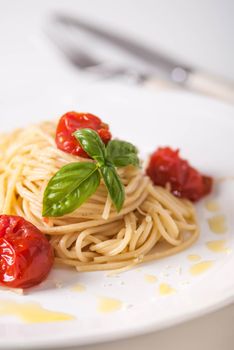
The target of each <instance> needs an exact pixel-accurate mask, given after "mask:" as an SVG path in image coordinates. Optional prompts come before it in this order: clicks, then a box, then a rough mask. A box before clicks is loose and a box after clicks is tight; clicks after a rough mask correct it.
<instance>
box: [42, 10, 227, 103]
mask: <svg viewBox="0 0 234 350" xmlns="http://www.w3.org/2000/svg"><path fill="white" fill-rule="evenodd" d="M47 33H48V34H49V35H50V38H51V39H53V41H54V42H56V44H57V46H58V47H59V48H60V49H61V50H62V51H63V53H64V54H65V55H66V57H67V58H68V59H69V60H70V61H71V62H72V63H73V64H74V65H75V66H78V67H79V68H82V69H86V70H88V71H91V72H96V73H98V74H101V75H103V76H106V77H108V76H109V77H113V76H116V75H117V76H118V75H124V76H130V77H131V76H134V77H136V80H138V81H140V82H143V81H144V82H145V83H147V84H148V85H151V86H152V85H154V83H155V86H157V85H158V83H159V84H161V85H164V86H166V87H169V88H172V87H180V88H183V89H188V90H191V91H196V92H198V93H202V94H206V95H210V96H212V97H216V98H219V99H222V100H224V101H226V102H229V103H234V84H233V83H231V82H229V81H226V80H224V79H221V78H218V77H215V76H213V75H211V74H208V73H204V72H202V71H199V70H197V69H195V68H193V67H190V66H187V65H185V64H182V63H180V62H177V61H175V60H173V59H172V58H170V57H167V56H166V55H163V54H161V53H160V52H158V51H156V50H153V49H151V48H149V47H147V46H145V45H143V44H139V43H137V42H135V41H133V40H131V39H129V38H127V37H125V36H121V35H120V34H117V33H114V32H111V31H109V30H105V29H103V28H100V27H98V26H96V25H93V24H91V23H88V22H86V21H83V20H81V19H80V18H77V17H73V16H69V15H64V14H56V15H55V16H53V18H52V23H51V25H50V30H49V31H47Z"/></svg>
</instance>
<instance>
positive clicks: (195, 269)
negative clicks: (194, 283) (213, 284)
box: [189, 260, 213, 276]
mask: <svg viewBox="0 0 234 350" xmlns="http://www.w3.org/2000/svg"><path fill="white" fill-rule="evenodd" d="M212 266H213V261H211V260H207V261H201V262H199V263H197V264H195V265H193V266H191V267H190V269H189V272H190V273H191V275H193V276H197V275H200V274H201V273H203V272H205V271H207V270H208V269H209V268H211V267H212Z"/></svg>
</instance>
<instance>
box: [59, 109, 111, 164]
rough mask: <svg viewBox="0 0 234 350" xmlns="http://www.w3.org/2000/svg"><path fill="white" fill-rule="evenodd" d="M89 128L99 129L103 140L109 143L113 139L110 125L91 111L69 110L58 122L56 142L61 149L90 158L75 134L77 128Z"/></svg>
mask: <svg viewBox="0 0 234 350" xmlns="http://www.w3.org/2000/svg"><path fill="white" fill-rule="evenodd" d="M82 128H89V129H93V130H95V131H97V133H98V134H99V136H100V137H101V139H102V141H103V142H104V143H105V144H107V143H108V142H109V141H110V139H111V133H110V131H109V126H108V125H107V124H105V123H103V122H102V121H101V119H100V118H98V117H96V116H95V115H93V114H90V113H77V112H68V113H66V114H64V115H63V116H62V117H61V118H60V120H59V123H58V126H57V131H56V138H55V141H56V144H57V147H58V148H59V149H61V150H62V151H64V152H67V153H71V154H73V155H76V156H79V157H83V158H89V156H88V154H87V153H86V152H85V151H84V150H83V149H82V147H81V146H80V144H79V141H78V140H77V139H76V138H75V137H74V136H73V133H74V132H75V131H76V130H79V129H82Z"/></svg>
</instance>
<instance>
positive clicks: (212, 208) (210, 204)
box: [205, 200, 220, 212]
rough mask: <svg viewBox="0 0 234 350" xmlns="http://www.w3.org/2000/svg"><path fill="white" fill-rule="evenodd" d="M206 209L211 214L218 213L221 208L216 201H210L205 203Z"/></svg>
mask: <svg viewBox="0 0 234 350" xmlns="http://www.w3.org/2000/svg"><path fill="white" fill-rule="evenodd" d="M205 208H206V209H207V210H208V211H211V212H215V211H218V210H219V209H220V207H219V203H218V202H217V201H215V200H208V201H206V202H205Z"/></svg>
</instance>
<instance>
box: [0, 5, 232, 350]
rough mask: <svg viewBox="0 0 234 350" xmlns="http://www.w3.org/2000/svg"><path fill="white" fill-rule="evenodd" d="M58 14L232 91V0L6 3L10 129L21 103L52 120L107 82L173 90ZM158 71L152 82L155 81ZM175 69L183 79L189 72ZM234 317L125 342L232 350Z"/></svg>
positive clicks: (2, 77)
mask: <svg viewBox="0 0 234 350" xmlns="http://www.w3.org/2000/svg"><path fill="white" fill-rule="evenodd" d="M56 15H57V17H56ZM58 15H60V16H68V18H70V17H69V16H72V17H73V18H78V19H79V20H82V21H83V22H84V23H88V24H91V25H94V26H95V27H96V28H102V29H103V31H104V32H105V33H109V34H110V33H114V35H115V38H116V37H121V38H122V39H123V38H127V39H130V42H132V41H133V42H134V43H137V44H138V45H140V47H141V45H143V46H144V47H147V48H148V49H149V50H150V52H151V53H152V51H153V52H156V53H157V54H159V56H162V57H164V56H165V57H167V58H169V59H171V60H172V61H173V62H174V61H175V62H179V63H181V64H182V66H183V67H185V68H186V67H189V70H190V67H191V68H192V71H195V72H198V71H201V72H204V73H205V74H209V75H210V76H211V77H216V78H218V79H220V80H221V81H222V82H223V83H224V84H227V85H228V86H231V89H233V84H234V40H233V38H234V1H233V0H189V1H188V0H173V1H172V0H118V1H113V0H112V1H110V0H38V1H36V0H20V1H19V0H0V43H1V45H0V108H1V109H0V110H1V111H4V115H3V114H2V113H1V114H0V119H1V120H3V121H4V123H5V124H6V126H7V125H8V124H10V117H11V115H12V113H13V111H14V113H16V109H15V106H19V108H18V112H17V113H18V114H17V117H18V118H19V120H20V118H21V116H22V114H25V115H28V116H31V117H33V116H38V115H43V119H46V118H51V115H56V113H57V111H66V110H69V109H72V108H76V106H78V105H79V100H78V97H77V96H79V94H80V93H81V92H82V91H83V90H85V89H86V90H87V88H89V87H90V86H91V85H95V84H99V83H100V82H112V81H114V82H116V84H124V85H125V84H130V85H131V84H132V85H139V86H142V88H150V89H155V93H157V91H160V88H162V89H164V88H168V84H169V88H171V85H170V83H171V82H170V81H169V80H168V79H166V80H165V81H164V78H165V76H163V77H161V76H160V77H158V75H157V72H156V71H155V70H154V69H153V67H152V66H153V65H152V66H151V67H150V68H149V65H148V64H146V63H147V62H144V60H142V61H141V62H138V61H137V60H135V59H133V57H131V59H130V58H129V57H128V55H127V54H126V52H125V53H122V54H120V53H119V51H118V50H117V48H116V47H115V46H113V45H110V43H109V44H108V45H106V46H105V44H106V42H105V43H103V42H101V43H97V41H96V40H92V38H91V39H90V40H88V39H87V36H86V34H87V33H86V34H84V33H83V34H80V33H78V29H77V31H76V29H75V28H71V27H72V26H68V28H65V27H66V26H63V25H61V23H60V24H59V23H58V22H59V21H58ZM56 19H57V20H56ZM67 29H68V30H67ZM125 44H126V42H125ZM130 46H131V45H130ZM81 49H82V50H84V51H86V50H87V51H88V54H87V52H86V54H84V52H83V56H82V57H80V53H81V51H82V50H81ZM80 50H81V51H80ZM77 54H78V56H79V57H78V61H79V62H77ZM148 54H149V51H148ZM148 56H149V55H148ZM71 61H72V63H71ZM87 61H88V62H89V63H90V64H87ZM92 62H93V63H95V62H96V63H99V64H97V65H95V64H93V65H92V64H91V63H92ZM78 63H79V66H83V68H82V69H81V67H80V68H79V69H78V67H77V66H78ZM96 66H97V67H96ZM133 67H134V69H132V68H133ZM151 72H153V75H154V79H153V84H148V83H147V81H148V80H147V79H148V78H151ZM112 73H113V74H112ZM164 73H165V72H164ZM176 73H179V79H181V78H183V74H184V71H183V69H182V71H181V70H179V71H176ZM181 74H182V75H181ZM159 75H160V74H159ZM177 78H178V76H177ZM216 78H215V79H216ZM155 81H156V82H155ZM157 82H159V84H157ZM164 83H165V84H164ZM149 85H150V86H151V87H149ZM164 85H165V86H164ZM173 88H175V86H173ZM29 102H30V103H29ZM32 106H33V111H32V110H31V109H32ZM77 108H78V107H77ZM31 117H30V118H31ZM4 126H5V125H4ZM233 315H234V308H233V307H228V308H226V309H223V310H222V311H220V312H217V313H215V315H209V316H206V318H203V319H202V320H194V321H190V322H188V323H187V324H186V325H181V326H177V327H174V328H173V329H172V330H165V331H163V332H159V333H158V334H157V336H155V335H151V336H145V337H142V338H141V340H136V341H135V340H129V341H124V342H122V343H121V344H122V345H121V346H122V347H123V349H125V348H126V349H127V348H128V349H129V348H131V347H132V348H133V347H134V348H135V349H140V348H143V347H146V346H147V348H148V349H153V348H155V344H157V345H158V346H161V347H162V346H163V348H164V349H172V348H174V347H175V345H176V344H177V345H178V347H180V349H185V348H186V349H187V348H189V349H197V348H198V347H199V345H200V348H201V349H202V348H206V349H213V350H214V349H221V348H222V349H224V350H225V349H232V348H233V347H232V344H233V340H234V339H233ZM186 335H187V336H186ZM215 335H216V336H215ZM217 336H218V338H217ZM172 339H173V342H172V341H171V340H172ZM191 339H193V341H192V342H191ZM202 344H203V346H202ZM176 347H177V346H176ZM91 348H92V349H94V348H95V347H90V348H89V349H91ZM100 348H102V349H104V346H102V347H101V346H100ZM105 348H106V349H107V348H108V349H117V348H119V345H118V343H117V345H116V344H115V345H112V346H105ZM87 349H88V348H87ZM96 349H99V346H97V347H96Z"/></svg>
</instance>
